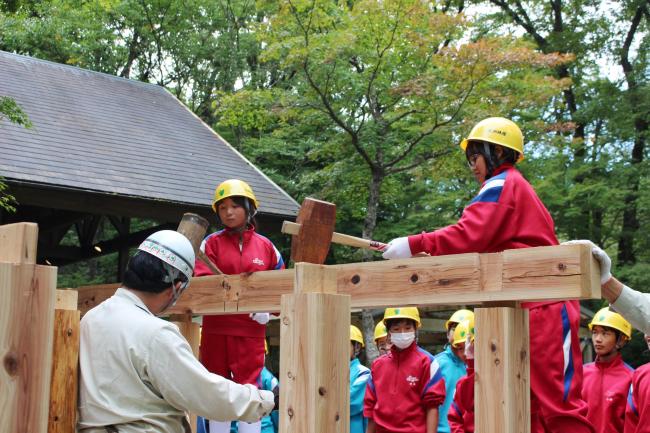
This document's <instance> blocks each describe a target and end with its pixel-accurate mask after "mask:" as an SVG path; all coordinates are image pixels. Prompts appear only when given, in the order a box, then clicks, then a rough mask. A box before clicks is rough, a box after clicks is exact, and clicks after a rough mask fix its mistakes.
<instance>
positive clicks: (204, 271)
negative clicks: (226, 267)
mask: <svg viewBox="0 0 650 433" xmlns="http://www.w3.org/2000/svg"><path fill="white" fill-rule="evenodd" d="M209 240H210V238H206V239H204V240H203V242H202V243H201V250H203V252H204V253H205V254H206V255H207V256H208V257H210V251H211V247H212V245H211V243H210V242H209ZM205 275H212V271H211V270H210V268H208V265H206V264H205V263H203V261H202V260H200V259H199V258H198V257H197V258H196V260H195V261H194V276H195V277H203V276H205Z"/></svg>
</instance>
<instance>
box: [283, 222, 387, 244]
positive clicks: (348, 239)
mask: <svg viewBox="0 0 650 433" xmlns="http://www.w3.org/2000/svg"><path fill="white" fill-rule="evenodd" d="M299 231H300V224H298V223H293V222H291V221H284V222H283V223H282V233H286V234H288V235H297V234H298V232H299ZM332 242H333V243H335V244H340V245H347V246H349V247H355V248H364V249H367V250H373V251H381V249H382V248H383V247H384V246H386V244H384V243H382V242H377V241H373V240H370V239H364V238H358V237H356V236H350V235H344V234H342V233H336V232H334V233H332Z"/></svg>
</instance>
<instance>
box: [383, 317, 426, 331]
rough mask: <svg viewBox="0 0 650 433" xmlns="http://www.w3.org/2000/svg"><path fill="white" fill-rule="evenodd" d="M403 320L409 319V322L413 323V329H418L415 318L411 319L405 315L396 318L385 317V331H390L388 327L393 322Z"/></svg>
mask: <svg viewBox="0 0 650 433" xmlns="http://www.w3.org/2000/svg"><path fill="white" fill-rule="evenodd" d="M403 320H406V321H409V322H411V323H413V328H414V329H418V322H416V321H415V320H413V319H407V318H405V317H399V318H396V319H387V320H386V322H384V323H385V325H386V331H387V332H390V327H391V326H392V325H393V324H395V323H399V322H401V321H403Z"/></svg>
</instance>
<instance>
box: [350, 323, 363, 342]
mask: <svg viewBox="0 0 650 433" xmlns="http://www.w3.org/2000/svg"><path fill="white" fill-rule="evenodd" d="M350 341H356V342H357V343H361V347H363V334H362V333H361V330H360V329H359V328H357V327H356V326H354V325H350Z"/></svg>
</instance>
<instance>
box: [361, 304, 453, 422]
mask: <svg viewBox="0 0 650 433" xmlns="http://www.w3.org/2000/svg"><path fill="white" fill-rule="evenodd" d="M384 324H385V325H386V329H387V330H388V339H389V341H390V343H391V345H392V346H391V349H390V352H389V353H387V354H386V355H384V356H380V357H379V358H377V359H376V360H375V361H374V362H373V363H372V368H371V374H370V376H371V377H370V380H369V381H368V387H367V389H366V396H365V399H364V409H363V415H364V416H365V417H366V418H368V428H367V430H366V433H392V432H404V431H408V432H412V433H434V432H435V431H436V427H437V425H438V407H439V406H440V404H442V402H443V400H444V397H442V398H441V397H440V396H439V395H438V394H436V393H434V392H433V391H434V388H435V385H436V384H438V382H440V381H442V380H443V378H442V375H441V374H440V372H439V368H438V363H437V362H436V361H435V360H434V359H433V358H432V357H431V354H429V353H428V352H426V351H425V350H423V349H421V348H420V347H418V346H417V343H416V340H417V339H416V332H417V328H419V327H420V314H419V312H418V309H417V308H416V307H401V308H387V309H386V311H385V312H384Z"/></svg>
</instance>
